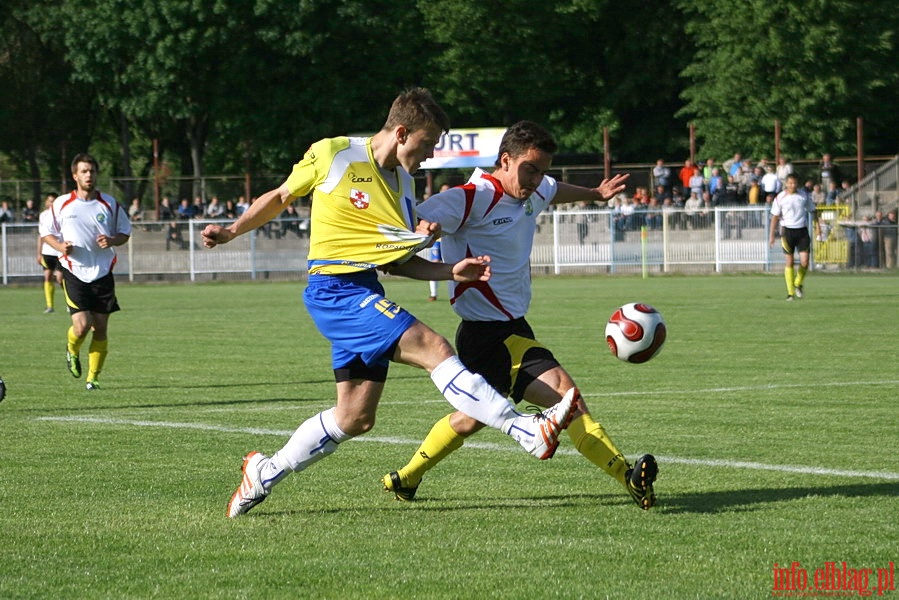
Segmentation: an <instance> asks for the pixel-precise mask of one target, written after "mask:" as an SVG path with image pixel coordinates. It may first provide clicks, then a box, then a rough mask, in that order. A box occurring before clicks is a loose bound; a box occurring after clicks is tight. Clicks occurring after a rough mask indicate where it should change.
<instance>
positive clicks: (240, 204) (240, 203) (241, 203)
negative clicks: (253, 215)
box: [235, 196, 250, 217]
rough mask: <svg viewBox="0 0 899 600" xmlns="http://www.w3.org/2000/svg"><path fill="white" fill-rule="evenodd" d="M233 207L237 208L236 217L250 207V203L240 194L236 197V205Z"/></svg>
mask: <svg viewBox="0 0 899 600" xmlns="http://www.w3.org/2000/svg"><path fill="white" fill-rule="evenodd" d="M235 208H236V210H237V216H238V217H239V216H240V215H242V214H244V213H245V212H247V209H248V208H250V203H249V202H247V198H246V196H240V197H239V198H238V199H237V206H236V207H235Z"/></svg>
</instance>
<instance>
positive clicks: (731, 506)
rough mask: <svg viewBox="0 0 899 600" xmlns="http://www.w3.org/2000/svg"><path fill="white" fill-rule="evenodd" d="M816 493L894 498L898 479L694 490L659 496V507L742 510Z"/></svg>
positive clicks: (898, 491)
mask: <svg viewBox="0 0 899 600" xmlns="http://www.w3.org/2000/svg"><path fill="white" fill-rule="evenodd" d="M816 496H819V497H833V496H844V497H847V498H870V497H873V496H886V497H888V498H891V499H895V498H896V496H899V482H884V483H856V484H848V485H833V486H815V487H812V486H805V487H790V488H755V489H745V490H730V491H726V492H722V491H719V492H695V493H692V494H681V495H673V496H665V497H663V498H660V502H659V508H660V510H662V511H664V512H666V513H717V512H724V511H728V512H743V511H751V510H757V509H758V508H761V507H762V505H766V504H771V503H774V502H789V501H791V500H801V499H804V498H811V497H816Z"/></svg>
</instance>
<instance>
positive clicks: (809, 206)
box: [768, 174, 821, 302]
mask: <svg viewBox="0 0 899 600" xmlns="http://www.w3.org/2000/svg"><path fill="white" fill-rule="evenodd" d="M798 189H799V178H798V177H796V176H795V175H792V174H790V175H788V176H787V180H786V181H785V182H784V190H783V191H782V192H781V193H780V194H778V195H777V196H776V197H775V198H774V202H772V203H771V231H770V233H769V235H768V244H769V245H770V246H774V240H775V237H776V234H777V228H778V226H781V227H782V231H781V237H780V244H781V246H782V247H783V251H784V260H785V261H786V264H785V265H784V280H785V281H786V283H787V301H788V302H791V301H792V300H793V298H794V297H796V298H802V296H803V294H804V292H803V290H802V284H803V282H804V281H805V274H806V272H808V261H809V248H810V247H811V243H812V241H811V236H810V235H809V232H808V225H809V219H810V218H811V219H812V221H814V223H815V235H816V236H817V237H819V238H820V237H821V224H820V223H819V222H818V219H817V216H816V212H815V203H814V202H813V201H812V199H811V197H809V196H805V195H803V194H800V193H799V192H798ZM796 252H798V253H799V269H798V270H796V269H795V268H794V262H793V261H794V256H793V255H794V253H796Z"/></svg>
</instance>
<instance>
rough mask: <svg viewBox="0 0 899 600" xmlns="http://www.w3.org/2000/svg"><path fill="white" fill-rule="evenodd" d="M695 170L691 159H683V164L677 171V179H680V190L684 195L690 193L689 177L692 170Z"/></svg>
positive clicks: (691, 174)
mask: <svg viewBox="0 0 899 600" xmlns="http://www.w3.org/2000/svg"><path fill="white" fill-rule="evenodd" d="M695 170H696V169H695V166H694V165H693V161H692V160H690V159H689V158H688V159H687V160H685V161H684V166H683V167H681V170H680V172H679V173H678V179H680V183H681V192H682V193H683V194H684V195H685V196H689V194H690V179H691V178H692V177H693V172H694V171H695Z"/></svg>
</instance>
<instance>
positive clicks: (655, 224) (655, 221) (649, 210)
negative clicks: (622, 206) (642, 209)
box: [644, 197, 662, 230]
mask: <svg viewBox="0 0 899 600" xmlns="http://www.w3.org/2000/svg"><path fill="white" fill-rule="evenodd" d="M644 218H645V221H646V228H647V229H653V230H657V229H661V228H662V205H661V204H659V201H658V200H657V199H656V198H655V197H652V198H650V199H649V202H648V203H647V204H646V215H645V217H644Z"/></svg>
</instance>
